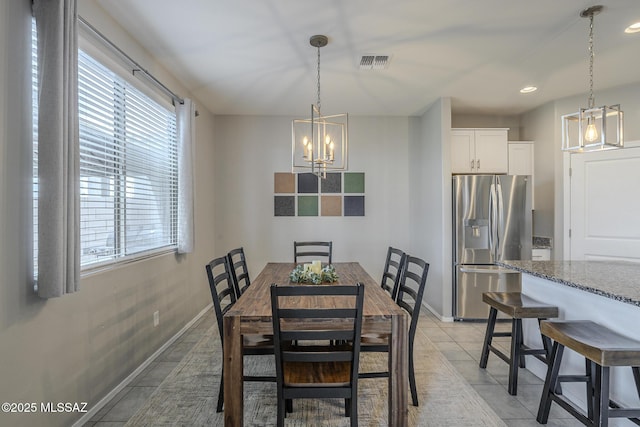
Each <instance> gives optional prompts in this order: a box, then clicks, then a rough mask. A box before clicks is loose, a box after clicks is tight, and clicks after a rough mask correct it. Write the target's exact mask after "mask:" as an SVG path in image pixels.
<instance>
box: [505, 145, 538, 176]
mask: <svg viewBox="0 0 640 427" xmlns="http://www.w3.org/2000/svg"><path fill="white" fill-rule="evenodd" d="M508 146H509V175H531V176H533V141H509V144H508Z"/></svg>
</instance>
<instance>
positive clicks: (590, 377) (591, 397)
mask: <svg viewBox="0 0 640 427" xmlns="http://www.w3.org/2000/svg"><path fill="white" fill-rule="evenodd" d="M584 364H585V372H586V374H587V381H586V387H587V417H588V418H589V419H590V420H593V419H594V418H593V408H595V407H596V404H597V403H598V402H597V400H596V389H595V385H594V378H595V377H596V365H595V363H594V362H592V361H591V360H589V359H587V358H586V357H585V359H584Z"/></svg>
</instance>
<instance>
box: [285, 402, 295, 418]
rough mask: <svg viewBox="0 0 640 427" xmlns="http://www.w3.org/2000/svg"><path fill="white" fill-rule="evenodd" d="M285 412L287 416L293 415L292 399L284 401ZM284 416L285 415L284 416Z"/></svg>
mask: <svg viewBox="0 0 640 427" xmlns="http://www.w3.org/2000/svg"><path fill="white" fill-rule="evenodd" d="M284 403H285V411H286V412H287V413H289V414H292V413H293V399H287V400H285V402H284ZM285 415H286V414H285Z"/></svg>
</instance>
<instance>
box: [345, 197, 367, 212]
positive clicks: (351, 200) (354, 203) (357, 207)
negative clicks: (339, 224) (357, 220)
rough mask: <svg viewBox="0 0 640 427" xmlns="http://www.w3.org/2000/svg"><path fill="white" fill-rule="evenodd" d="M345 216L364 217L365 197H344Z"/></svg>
mask: <svg viewBox="0 0 640 427" xmlns="http://www.w3.org/2000/svg"><path fill="white" fill-rule="evenodd" d="M344 216H364V196H344Z"/></svg>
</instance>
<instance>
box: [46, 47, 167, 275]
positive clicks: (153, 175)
mask: <svg viewBox="0 0 640 427" xmlns="http://www.w3.org/2000/svg"><path fill="white" fill-rule="evenodd" d="M36 62H37V61H34V67H35V63H36ZM35 75H36V74H34V76H35ZM34 79H35V77H34ZM36 87H37V85H36ZM78 114H79V131H80V240H81V254H82V255H81V257H82V258H81V265H82V266H83V268H86V267H90V266H95V265H97V264H104V263H108V262H114V261H118V260H119V259H122V258H129V257H134V256H140V255H142V254H148V253H149V252H153V251H156V250H161V249H170V248H174V247H176V244H177V204H178V179H177V177H178V172H177V167H178V166H177V165H178V163H177V132H176V115H175V111H169V110H168V109H167V108H165V107H164V106H162V105H160V104H158V103H157V102H156V101H154V100H153V99H151V98H149V97H148V96H147V95H145V94H144V93H143V92H142V91H140V90H138V89H137V88H136V87H134V86H133V85H132V84H130V83H129V82H128V81H126V80H125V79H123V78H122V77H120V76H118V74H117V73H115V72H113V71H112V70H110V69H109V68H107V67H106V66H104V65H103V64H101V63H100V62H98V61H96V60H95V59H93V58H92V57H91V56H89V55H88V54H87V53H85V52H83V51H82V50H80V51H79V52H78ZM35 117H37V103H34V118H35ZM35 123H37V122H35ZM36 126H37V125H36ZM34 128H36V129H37V127H34ZM34 132H36V131H35V130H34ZM34 158H36V159H37V135H35V134H34ZM37 194H38V189H37V160H35V161H34V206H37ZM35 212H36V214H35V215H34V220H35V221H37V208H36V210H35ZM34 229H36V230H37V225H36V227H34ZM34 234H35V235H36V236H35V237H34V246H35V247H36V248H37V233H34ZM35 253H36V254H37V249H36V252H35ZM36 257H37V255H36ZM36 271H37V269H36Z"/></svg>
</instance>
